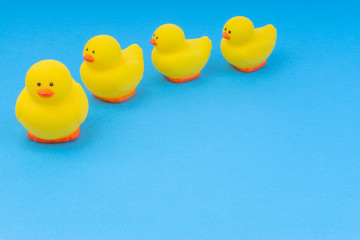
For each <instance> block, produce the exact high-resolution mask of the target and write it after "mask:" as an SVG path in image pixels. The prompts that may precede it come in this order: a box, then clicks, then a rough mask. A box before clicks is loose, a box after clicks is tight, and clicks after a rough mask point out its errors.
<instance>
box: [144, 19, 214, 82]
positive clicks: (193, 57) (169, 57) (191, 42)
mask: <svg viewBox="0 0 360 240" xmlns="http://www.w3.org/2000/svg"><path fill="white" fill-rule="evenodd" d="M150 43H151V44H152V45H154V46H155V47H154V50H153V51H152V55H151V58H152V62H153V64H154V66H155V68H156V69H157V70H158V71H159V72H161V73H162V74H164V75H165V76H166V77H167V78H168V79H169V80H170V81H171V82H174V83H183V82H187V81H191V80H193V79H196V78H198V77H199V76H200V71H201V70H202V69H203V68H204V67H205V65H206V63H207V61H208V59H209V56H210V52H211V47H212V46H211V41H210V39H209V38H208V37H201V38H198V39H185V34H184V32H183V30H182V29H181V28H180V27H178V26H176V25H174V24H165V25H162V26H160V27H159V28H158V29H157V30H156V31H155V33H154V35H153V38H152V39H151V41H150Z"/></svg>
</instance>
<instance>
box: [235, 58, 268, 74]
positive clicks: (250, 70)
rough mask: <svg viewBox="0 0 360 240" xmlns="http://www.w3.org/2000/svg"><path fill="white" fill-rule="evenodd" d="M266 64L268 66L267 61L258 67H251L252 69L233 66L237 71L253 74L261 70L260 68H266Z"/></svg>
mask: <svg viewBox="0 0 360 240" xmlns="http://www.w3.org/2000/svg"><path fill="white" fill-rule="evenodd" d="M265 64H266V60H265V62H263V63H262V64H260V65H257V66H255V67H251V68H240V67H237V66H234V65H233V67H234V68H236V69H237V70H239V71H240V72H244V73H251V72H254V71H256V70H259V69H260V68H262V67H263V66H265Z"/></svg>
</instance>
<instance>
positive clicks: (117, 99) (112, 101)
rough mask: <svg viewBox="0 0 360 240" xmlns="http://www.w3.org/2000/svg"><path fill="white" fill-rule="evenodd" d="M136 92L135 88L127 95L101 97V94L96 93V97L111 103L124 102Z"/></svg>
mask: <svg viewBox="0 0 360 240" xmlns="http://www.w3.org/2000/svg"><path fill="white" fill-rule="evenodd" d="M135 93H136V89H134V90H133V91H131V92H130V93H128V94H126V95H123V96H121V97H115V98H103V97H99V96H96V95H95V94H93V95H94V97H96V98H98V99H100V100H103V101H105V102H109V103H121V102H124V101H126V100H128V99H129V98H131V97H132V96H134V95H135Z"/></svg>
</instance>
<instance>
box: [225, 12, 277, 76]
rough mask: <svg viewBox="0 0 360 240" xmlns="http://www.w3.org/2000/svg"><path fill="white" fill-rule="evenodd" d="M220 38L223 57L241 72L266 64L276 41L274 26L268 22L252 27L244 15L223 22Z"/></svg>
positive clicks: (254, 69) (247, 71)
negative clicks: (221, 37)
mask: <svg viewBox="0 0 360 240" xmlns="http://www.w3.org/2000/svg"><path fill="white" fill-rule="evenodd" d="M222 36H223V39H222V40H221V52H222V54H223V56H224V58H225V59H226V60H227V61H228V62H229V63H231V64H232V65H233V66H234V67H235V68H236V69H238V70H239V71H241V72H246V73H249V72H253V71H256V70H258V69H260V68H262V67H263V66H265V64H266V60H267V58H268V57H269V56H270V54H271V53H272V51H273V49H274V47H275V43H276V28H275V27H274V26H273V25H271V24H269V25H266V26H264V27H261V28H256V29H254V25H253V23H252V22H251V21H250V20H249V19H248V18H246V17H233V18H231V19H230V20H229V21H227V23H225V26H224V29H223V34H222Z"/></svg>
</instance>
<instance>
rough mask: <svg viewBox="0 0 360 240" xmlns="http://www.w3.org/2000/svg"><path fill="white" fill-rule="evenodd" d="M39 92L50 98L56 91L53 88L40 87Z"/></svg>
mask: <svg viewBox="0 0 360 240" xmlns="http://www.w3.org/2000/svg"><path fill="white" fill-rule="evenodd" d="M37 94H38V95H39V96H40V97H43V98H49V97H51V96H52V95H54V91H53V90H51V89H39V90H38V91H37Z"/></svg>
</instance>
